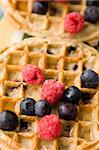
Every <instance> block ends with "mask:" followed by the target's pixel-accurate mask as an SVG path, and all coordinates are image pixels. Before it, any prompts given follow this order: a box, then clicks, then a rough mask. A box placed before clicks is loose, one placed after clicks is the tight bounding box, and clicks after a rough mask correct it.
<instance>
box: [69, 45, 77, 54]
mask: <svg viewBox="0 0 99 150" xmlns="http://www.w3.org/2000/svg"><path fill="white" fill-rule="evenodd" d="M75 50H76V47H74V46H69V47H67V51H68V54H70V53H71V52H73V51H75Z"/></svg>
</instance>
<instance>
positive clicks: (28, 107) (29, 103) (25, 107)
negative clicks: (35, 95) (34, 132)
mask: <svg viewBox="0 0 99 150" xmlns="http://www.w3.org/2000/svg"><path fill="white" fill-rule="evenodd" d="M20 111H21V114H22V115H27V116H34V115H35V100H34V99H32V98H26V99H24V100H23V101H21V104H20Z"/></svg>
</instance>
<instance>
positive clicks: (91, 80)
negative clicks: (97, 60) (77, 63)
mask: <svg viewBox="0 0 99 150" xmlns="http://www.w3.org/2000/svg"><path fill="white" fill-rule="evenodd" d="M80 78H81V85H82V87H85V88H96V87H97V86H98V84H99V78H98V74H97V73H96V72H94V71H93V70H85V71H84V72H83V73H82V75H81V77H80Z"/></svg>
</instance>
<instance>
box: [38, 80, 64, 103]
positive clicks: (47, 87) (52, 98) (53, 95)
mask: <svg viewBox="0 0 99 150" xmlns="http://www.w3.org/2000/svg"><path fill="white" fill-rule="evenodd" d="M64 90H65V87H64V84H62V83H59V82H58V81H55V80H52V79H51V80H46V81H45V82H44V83H43V86H42V91H41V98H42V99H44V100H47V101H48V102H49V103H50V104H56V103H58V101H59V100H60V98H61V96H62V95H63V92H64Z"/></svg>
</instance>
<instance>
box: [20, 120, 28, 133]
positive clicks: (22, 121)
mask: <svg viewBox="0 0 99 150" xmlns="http://www.w3.org/2000/svg"><path fill="white" fill-rule="evenodd" d="M27 128H28V122H26V121H24V120H23V119H20V131H22V130H26V129H27Z"/></svg>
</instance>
